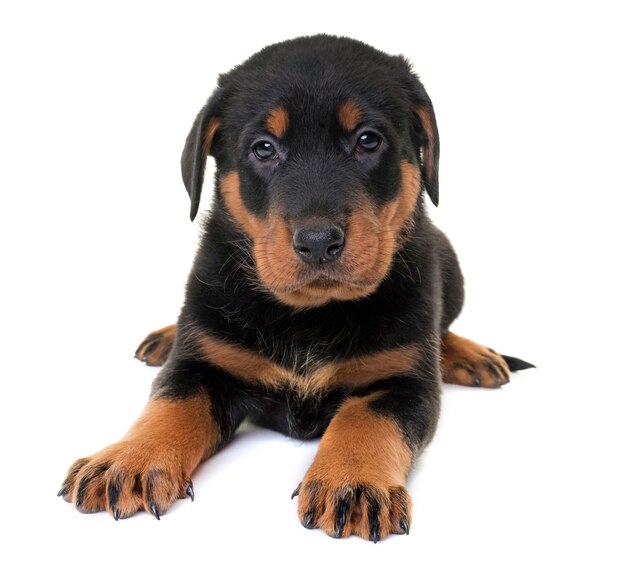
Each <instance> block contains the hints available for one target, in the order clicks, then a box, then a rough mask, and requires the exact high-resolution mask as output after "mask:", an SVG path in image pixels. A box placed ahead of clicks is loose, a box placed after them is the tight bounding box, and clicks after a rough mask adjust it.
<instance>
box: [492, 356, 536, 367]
mask: <svg viewBox="0 0 626 565" xmlns="http://www.w3.org/2000/svg"><path fill="white" fill-rule="evenodd" d="M500 357H502V359H504V360H505V361H506V364H507V365H508V367H509V370H510V371H523V370H524V369H536V368H537V367H535V366H534V365H533V364H532V363H529V362H528V361H523V360H522V359H518V358H517V357H509V356H508V355H502V354H501V355H500Z"/></svg>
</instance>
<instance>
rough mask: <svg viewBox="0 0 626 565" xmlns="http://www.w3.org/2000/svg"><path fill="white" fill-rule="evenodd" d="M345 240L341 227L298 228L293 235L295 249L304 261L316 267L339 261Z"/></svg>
mask: <svg viewBox="0 0 626 565" xmlns="http://www.w3.org/2000/svg"><path fill="white" fill-rule="evenodd" d="M345 239H346V238H345V234H344V233H343V230H342V229H341V228H340V227H339V226H334V225H329V226H316V227H307V228H298V229H297V230H296V231H295V232H294V234H293V248H294V249H295V250H296V253H297V254H298V255H299V256H300V258H301V259H302V260H303V261H305V262H306V263H310V264H312V265H316V264H321V263H326V262H328V261H334V260H335V259H338V258H339V256H340V255H341V252H342V251H343V246H344V243H345Z"/></svg>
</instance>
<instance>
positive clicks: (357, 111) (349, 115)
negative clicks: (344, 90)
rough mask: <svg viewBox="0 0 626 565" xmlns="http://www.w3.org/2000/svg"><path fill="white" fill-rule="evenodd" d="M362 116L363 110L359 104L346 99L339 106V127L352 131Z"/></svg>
mask: <svg viewBox="0 0 626 565" xmlns="http://www.w3.org/2000/svg"><path fill="white" fill-rule="evenodd" d="M362 117H363V112H362V110H361V108H359V105H358V104H357V103H356V102H354V101H353V100H348V101H346V102H344V103H343V104H342V105H341V106H339V110H338V112H337V118H338V120H339V124H340V125H341V127H342V128H343V129H344V130H345V131H347V132H352V131H354V130H355V129H356V128H357V126H358V125H359V123H360V122H361V118H362Z"/></svg>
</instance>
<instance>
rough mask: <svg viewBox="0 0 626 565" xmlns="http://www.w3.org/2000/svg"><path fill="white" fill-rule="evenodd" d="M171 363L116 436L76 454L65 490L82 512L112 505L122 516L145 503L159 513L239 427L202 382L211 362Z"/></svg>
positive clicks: (188, 492)
mask: <svg viewBox="0 0 626 565" xmlns="http://www.w3.org/2000/svg"><path fill="white" fill-rule="evenodd" d="M183 365H184V364H179V365H176V363H174V362H172V364H171V365H170V366H166V367H164V369H163V370H162V372H161V374H160V375H159V377H158V378H157V380H156V381H155V385H154V387H153V392H152V395H151V398H150V400H149V402H148V404H147V405H146V407H145V409H144V411H143V413H142V414H141V416H140V417H139V418H138V419H137V421H136V422H135V423H134V424H133V425H132V426H131V428H130V430H129V431H128V433H127V434H126V435H125V436H124V437H123V438H122V439H121V440H120V441H119V442H117V443H115V444H113V445H110V446H108V447H106V448H104V449H102V450H100V451H98V452H97V453H95V454H94V455H91V456H90V457H85V458H82V459H79V460H78V461H76V462H75V463H74V464H73V465H72V466H71V467H70V469H69V471H68V474H67V477H66V479H65V481H64V482H63V486H62V487H61V490H60V491H59V496H62V497H63V499H64V500H66V501H67V502H71V503H73V504H74V505H75V506H76V508H77V509H78V510H79V511H81V512H88V513H89V512H98V511H102V510H105V511H107V512H109V513H110V514H111V515H112V516H113V517H114V518H115V519H116V520H117V519H119V518H127V517H129V516H131V515H133V514H135V513H136V512H137V511H139V510H145V511H146V512H151V513H152V514H153V515H154V516H155V517H156V518H157V519H158V518H159V517H160V516H161V515H162V514H163V513H164V512H165V511H166V510H167V509H168V508H169V507H170V506H171V505H172V504H173V503H174V501H175V500H176V499H178V498H183V497H185V496H189V497H191V498H192V499H193V496H194V492H193V486H192V483H191V475H192V473H193V471H194V470H195V469H196V467H197V466H198V465H199V464H200V462H201V461H203V460H204V459H206V458H207V457H209V456H210V455H212V454H213V453H214V452H215V451H216V449H217V448H218V446H219V445H220V444H222V443H224V442H225V441H226V440H227V439H228V438H229V436H230V435H231V434H232V430H233V429H234V423H233V422H229V423H226V422H224V421H221V420H220V418H219V414H220V413H223V407H222V406H219V405H218V404H219V403H223V402H224V398H225V395H223V394H221V395H219V396H220V400H219V403H218V401H217V399H216V398H215V395H214V394H212V391H211V390H210V389H209V388H207V387H205V386H203V385H202V379H203V378H202V374H203V371H207V370H210V368H207V367H206V366H205V367H190V366H187V365H189V364H187V365H184V366H183Z"/></svg>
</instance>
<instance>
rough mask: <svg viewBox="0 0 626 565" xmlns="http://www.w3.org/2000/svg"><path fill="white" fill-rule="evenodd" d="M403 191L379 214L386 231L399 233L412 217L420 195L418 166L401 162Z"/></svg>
mask: <svg viewBox="0 0 626 565" xmlns="http://www.w3.org/2000/svg"><path fill="white" fill-rule="evenodd" d="M400 174H401V177H402V180H401V190H400V194H399V195H398V196H397V197H396V198H395V199H394V200H393V201H391V202H390V203H389V204H387V205H386V206H384V207H383V209H382V210H381V212H380V214H379V219H380V222H381V224H382V225H383V226H385V229H391V230H393V231H394V232H395V233H397V232H399V231H400V230H401V229H402V228H403V227H404V224H405V223H406V221H407V220H408V219H409V218H410V217H411V214H412V213H413V210H415V206H416V204H417V199H418V197H419V194H420V180H421V178H420V172H419V168H418V167H417V165H413V164H411V163H409V161H406V160H403V161H400Z"/></svg>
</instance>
